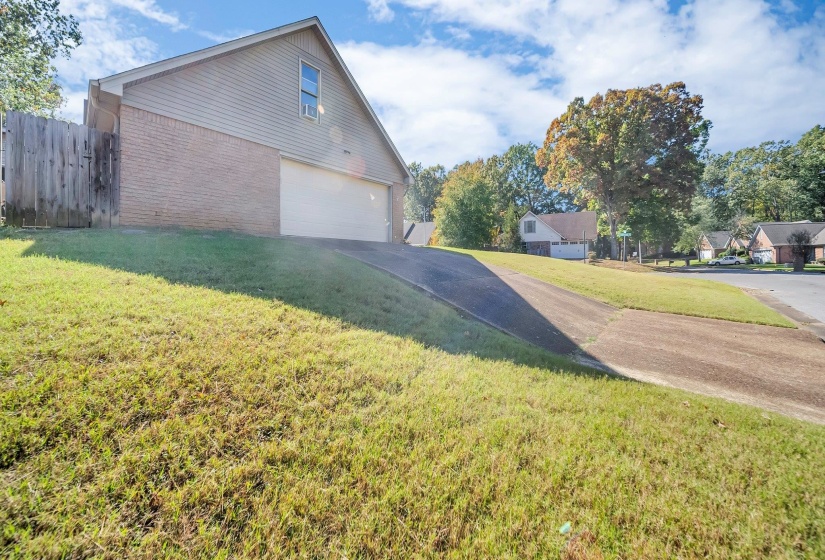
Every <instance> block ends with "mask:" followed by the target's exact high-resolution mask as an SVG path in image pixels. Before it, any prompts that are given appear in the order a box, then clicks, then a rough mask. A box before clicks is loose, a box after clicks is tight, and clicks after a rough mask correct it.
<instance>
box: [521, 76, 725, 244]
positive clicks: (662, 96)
mask: <svg viewBox="0 0 825 560" xmlns="http://www.w3.org/2000/svg"><path fill="white" fill-rule="evenodd" d="M701 112H702V97H701V96H698V95H690V94H689V93H688V91H687V89H686V87H685V84H683V83H681V82H676V83H673V84H670V85H668V86H665V87H662V86H661V85H659V84H654V85H652V86H649V87H646V88H636V89H630V90H608V91H607V93H606V94H605V95H601V94H597V95H595V96H594V97H593V98H592V99H590V101H589V102H587V103H585V102H584V99H583V98H577V99H575V100H574V101H573V102H572V103H571V104H570V105H569V106H568V108H567V111H566V112H565V113H564V114H563V115H562V116H560V117H558V118H557V119H555V120H553V122H552V123H551V124H550V128H549V129H548V130H547V137H546V139H545V141H544V146H543V147H542V148H541V149H540V150H539V151H538V153H537V154H536V163H537V164H538V165H539V166H541V167H545V168H546V169H547V171H546V173H545V175H544V181H545V183H546V184H547V185H548V186H553V187H555V186H556V185H558V186H559V188H560V190H562V191H563V192H571V193H575V194H577V195H578V196H579V198H581V199H585V200H586V199H595V200H597V201H598V202H599V205H600V207H601V210H602V211H603V212H604V213H605V215H606V219H607V221H608V223H609V226H610V249H611V250H610V252H611V256H612V257H613V258H616V255H617V252H618V241H617V226H618V224H619V223H620V222H621V221H623V220H624V219H625V218H626V217H627V215H628V212H629V210H630V208H631V205H632V204H633V203H634V202H635V201H637V200H644V199H648V198H650V197H651V196H652V195H653V194H654V193H655V194H656V196H658V197H659V199H660V200H662V201H663V202H664V203H665V204H666V205H667V206H668V207H669V208H675V209H680V208H686V207H687V206H688V204H689V203H690V200H691V198H692V197H693V194H694V192H695V190H696V184H697V182H698V180H699V177H700V176H701V172H702V164H701V162H700V159H699V156H700V154H701V153H702V151H703V150H704V148H705V145H706V144H707V139H708V132H709V130H710V126H711V125H710V121H707V120H706V119H704V118H702V114H701Z"/></svg>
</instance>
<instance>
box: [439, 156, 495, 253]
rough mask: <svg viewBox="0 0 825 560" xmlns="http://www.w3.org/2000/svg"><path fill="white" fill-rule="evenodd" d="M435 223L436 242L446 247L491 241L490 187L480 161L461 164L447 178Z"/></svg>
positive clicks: (492, 209) (473, 246)
mask: <svg viewBox="0 0 825 560" xmlns="http://www.w3.org/2000/svg"><path fill="white" fill-rule="evenodd" d="M435 225H436V227H437V228H438V237H439V240H440V242H441V243H443V244H444V245H447V246H448V247H464V248H467V249H479V248H481V247H483V246H484V245H489V244H490V243H491V242H492V240H493V231H494V228H495V226H496V217H495V199H494V188H493V186H492V184H491V183H490V181H489V180H488V179H487V178H486V177H485V176H484V173H483V169H482V162H481V161H477V162H475V163H465V164H463V165H461V166H459V167H458V168H457V169H455V170H453V171H452V172H451V173H450V175H449V176H448V177H447V181H446V182H445V183H444V190H443V191H442V193H441V197H439V199H438V203H437V206H436V209H435Z"/></svg>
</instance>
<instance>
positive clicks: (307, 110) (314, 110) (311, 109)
mask: <svg viewBox="0 0 825 560" xmlns="http://www.w3.org/2000/svg"><path fill="white" fill-rule="evenodd" d="M301 114H302V115H303V116H305V117H311V118H313V119H317V118H318V107H315V106H314V105H310V104H309V103H305V104H304V108H303V110H302V112H301Z"/></svg>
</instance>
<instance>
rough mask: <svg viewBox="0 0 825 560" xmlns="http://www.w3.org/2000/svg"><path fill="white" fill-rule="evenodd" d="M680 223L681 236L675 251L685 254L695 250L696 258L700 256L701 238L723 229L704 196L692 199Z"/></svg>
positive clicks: (710, 204)
mask: <svg viewBox="0 0 825 560" xmlns="http://www.w3.org/2000/svg"><path fill="white" fill-rule="evenodd" d="M682 222H683V224H682V230H681V236H680V237H679V240H678V242H677V243H676V249H678V250H680V251H684V252H685V253H688V252H690V251H691V250H695V251H696V256H697V258H698V257H699V255H700V245H701V244H702V236H703V235H704V234H706V233H708V232H711V231H720V230H723V229H724V224H723V223H721V222H720V221H719V219H718V218H717V217H716V214H715V213H714V211H713V204H712V201H711V200H710V199H709V198H706V197H704V196H696V197H695V198H694V199H693V201H692V203H691V205H690V211H689V212H687V213H686V215H685V216H684V218H683V219H682Z"/></svg>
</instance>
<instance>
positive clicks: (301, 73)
mask: <svg viewBox="0 0 825 560" xmlns="http://www.w3.org/2000/svg"><path fill="white" fill-rule="evenodd" d="M304 65H306V66H309V67H310V68H312V69H313V70H315V71H317V72H318V95H317V96H316V97H317V99H318V107H317V110H318V116H316V117H315V118H313V117H310V116H309V115H305V114H304V104H303V103H301V94H302V93H303V92H304V88H303V79H304ZM307 93H309V92H307ZM310 95H312V94H311V93H310ZM298 116H300V117H301V118H303V119H306V120H308V121H310V122H314V123H320V122H321V69H320V68H319V67H318V66H316V65H315V64H312V63H311V62H309V61H307V60H305V59H303V58H298Z"/></svg>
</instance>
